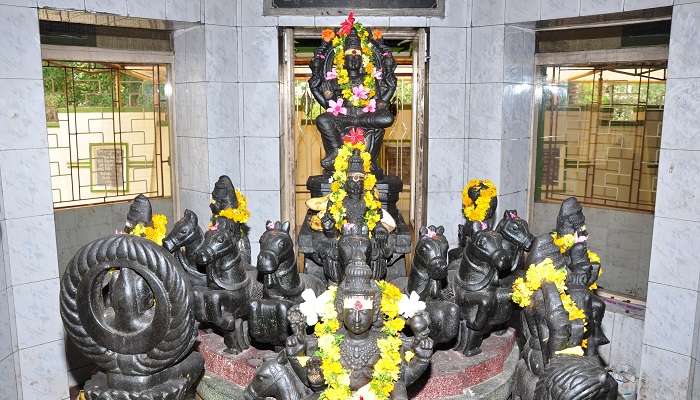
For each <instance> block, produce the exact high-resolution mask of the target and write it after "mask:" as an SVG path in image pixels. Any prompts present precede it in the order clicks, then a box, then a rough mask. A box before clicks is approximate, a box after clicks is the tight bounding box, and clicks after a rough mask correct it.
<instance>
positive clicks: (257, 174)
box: [243, 137, 280, 191]
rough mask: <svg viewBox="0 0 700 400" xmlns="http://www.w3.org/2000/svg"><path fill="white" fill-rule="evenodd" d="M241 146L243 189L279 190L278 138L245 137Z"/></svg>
mask: <svg viewBox="0 0 700 400" xmlns="http://www.w3.org/2000/svg"><path fill="white" fill-rule="evenodd" d="M243 146H244V147H243V149H244V150H243V151H244V154H245V164H244V166H243V168H244V176H243V186H244V188H245V190H247V191H250V190H279V188H280V141H279V138H263V137H246V138H244V142H243Z"/></svg>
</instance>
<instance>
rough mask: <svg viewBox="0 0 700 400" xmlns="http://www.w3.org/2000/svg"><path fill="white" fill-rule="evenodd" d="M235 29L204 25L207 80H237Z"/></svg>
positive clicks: (236, 37)
mask: <svg viewBox="0 0 700 400" xmlns="http://www.w3.org/2000/svg"><path fill="white" fill-rule="evenodd" d="M237 29H238V28H233V27H229V26H218V25H207V26H206V28H205V32H206V33H205V37H206V47H207V50H206V71H207V73H206V76H207V80H208V81H216V82H237V81H238V71H237V68H236V66H237V65H238V63H237V62H236V61H237V59H238V40H237V39H238V30H237ZM268 61H271V60H268ZM275 66H276V63H275Z"/></svg>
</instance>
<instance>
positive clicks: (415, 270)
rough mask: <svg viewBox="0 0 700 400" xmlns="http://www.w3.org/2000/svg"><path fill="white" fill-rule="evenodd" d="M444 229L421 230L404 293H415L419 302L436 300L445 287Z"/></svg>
mask: <svg viewBox="0 0 700 400" xmlns="http://www.w3.org/2000/svg"><path fill="white" fill-rule="evenodd" d="M444 233H445V228H443V227H442V226H439V227H437V228H436V227H435V226H433V225H431V226H429V227H427V228H425V227H423V228H421V229H420V231H419V234H420V239H418V242H417V243H416V249H415V251H414V253H413V266H412V267H411V274H410V275H409V277H408V283H407V285H406V292H408V293H411V292H413V291H415V292H416V293H418V295H419V296H420V298H421V300H423V301H425V300H429V299H430V300H437V299H439V298H440V292H441V291H442V290H443V289H444V288H445V287H446V286H447V250H448V248H449V244H448V243H447V239H446V238H445V235H444Z"/></svg>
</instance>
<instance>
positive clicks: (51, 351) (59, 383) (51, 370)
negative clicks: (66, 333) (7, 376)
mask: <svg viewBox="0 0 700 400" xmlns="http://www.w3.org/2000/svg"><path fill="white" fill-rule="evenodd" d="M62 353H63V340H62V339H61V340H57V341H54V342H50V343H44V344H42V345H39V346H36V347H32V348H29V349H24V350H20V351H19V362H20V368H21V369H22V375H21V381H22V389H21V390H22V396H23V398H24V399H64V398H67V397H68V377H67V376H66V363H65V360H64V358H63V357H62Z"/></svg>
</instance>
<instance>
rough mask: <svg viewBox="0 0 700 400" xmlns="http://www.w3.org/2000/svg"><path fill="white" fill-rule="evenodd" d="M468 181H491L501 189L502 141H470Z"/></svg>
mask: <svg viewBox="0 0 700 400" xmlns="http://www.w3.org/2000/svg"><path fill="white" fill-rule="evenodd" d="M468 141H469V156H468V157H469V162H468V163H467V165H468V168H467V179H477V178H478V179H491V180H492V181H493V183H494V184H496V187H498V188H500V187H501V151H502V149H503V143H502V141H501V140H488V139H468Z"/></svg>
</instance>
